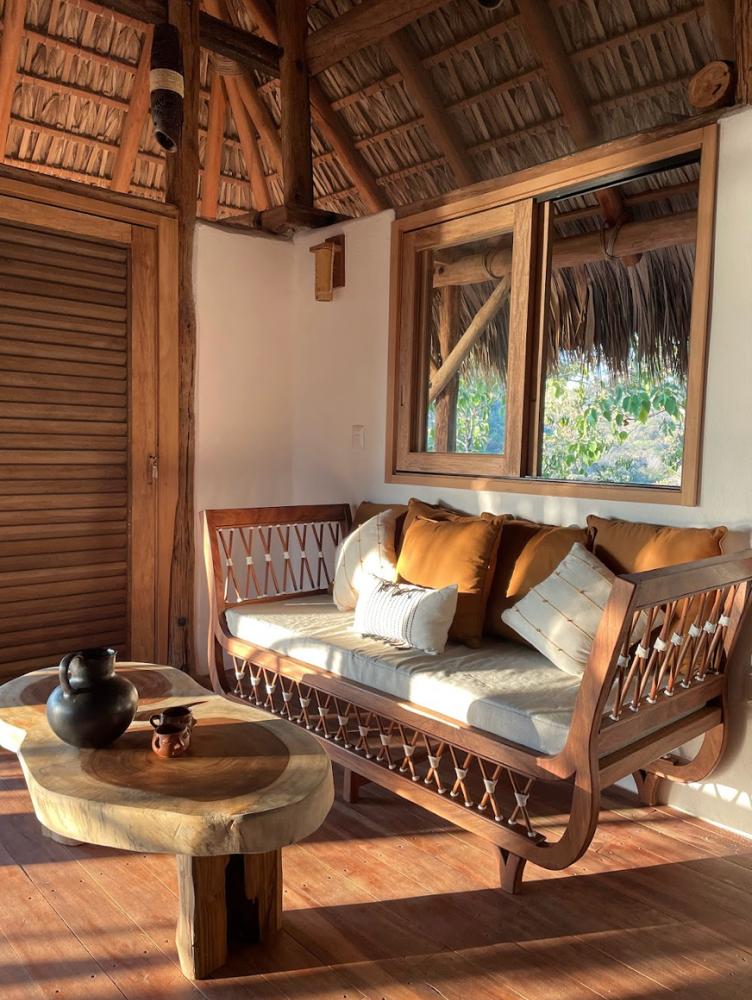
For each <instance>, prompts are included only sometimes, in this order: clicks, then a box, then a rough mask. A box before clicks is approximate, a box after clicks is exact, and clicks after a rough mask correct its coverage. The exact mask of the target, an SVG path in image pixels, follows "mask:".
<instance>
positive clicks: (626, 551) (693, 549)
mask: <svg viewBox="0 0 752 1000" xmlns="http://www.w3.org/2000/svg"><path fill="white" fill-rule="evenodd" d="M587 525H588V529H589V531H590V541H591V545H590V548H591V550H592V552H593V553H594V555H595V556H597V558H598V559H600V560H601V562H604V563H605V564H606V565H607V566H608V568H609V569H611V570H613V572H614V573H641V572H643V571H644V570H648V569H662V568H663V567H664V566H676V565H677V564H678V563H685V562H695V561H696V560H697V559H710V558H712V557H713V556H719V555H721V554H722V548H721V546H722V542H723V539H724V538H725V537H726V535H727V533H728V528H723V527H719V528H672V527H669V526H668V525H664V524H642V523H640V522H639V521H620V520H618V519H617V518H613V519H611V518H607V517H596V516H595V515H594V514H590V515H589V516H588V519H587Z"/></svg>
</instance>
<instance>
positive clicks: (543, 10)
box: [517, 0, 625, 226]
mask: <svg viewBox="0 0 752 1000" xmlns="http://www.w3.org/2000/svg"><path fill="white" fill-rule="evenodd" d="M517 9H518V10H519V12H520V14H521V15H522V21H523V24H524V26H525V32H526V34H527V37H528V40H529V42H530V47H531V48H532V50H533V52H535V53H536V55H537V56H538V58H539V59H540V61H541V64H542V66H543V68H544V69H545V71H546V76H547V77H548V82H549V84H550V86H551V89H552V90H553V92H554V95H555V97H556V100H557V102H558V104H559V107H560V108H561V113H562V115H563V116H564V120H565V121H566V123H567V127H568V128H569V132H570V134H571V136H572V139H573V140H574V144H575V146H576V147H577V148H578V149H585V148H587V147H588V146H595V145H596V144H597V143H598V141H599V139H600V136H599V133H598V128H597V126H596V123H595V121H594V119H593V118H592V116H591V114H590V111H589V109H588V105H587V101H586V99H585V95H584V93H583V91H582V88H581V87H580V83H579V80H578V79H577V76H576V74H575V71H574V69H573V67H572V66H571V64H570V63H569V60H568V58H567V54H566V52H565V51H564V46H563V44H562V41H561V36H560V35H559V31H558V29H557V27H556V24H555V22H554V20H553V17H552V16H551V12H550V10H549V9H548V5H547V4H546V3H545V2H544V0H517ZM596 197H597V198H598V203H599V204H600V206H601V209H602V213H603V217H604V219H605V221H606V222H607V223H608V225H610V226H613V225H615V224H616V223H617V222H619V221H620V220H621V219H623V218H624V214H625V210H624V203H623V201H622V199H621V195H620V194H619V192H618V191H617V190H615V189H614V188H604V189H603V190H601V191H598V192H597V194H596Z"/></svg>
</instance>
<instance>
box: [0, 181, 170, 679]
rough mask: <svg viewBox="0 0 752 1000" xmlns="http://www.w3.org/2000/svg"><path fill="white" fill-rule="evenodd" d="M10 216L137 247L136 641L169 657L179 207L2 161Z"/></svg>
mask: <svg viewBox="0 0 752 1000" xmlns="http://www.w3.org/2000/svg"><path fill="white" fill-rule="evenodd" d="M0 218H1V219H3V220H5V221H11V222H17V223H20V224H26V225H32V226H39V227H41V228H44V229H48V230H55V229H59V230H61V231H63V232H65V233H67V234H68V235H75V236H82V237H89V238H93V239H101V240H106V241H107V242H110V243H120V244H122V245H124V246H126V247H128V248H129V251H130V253H129V257H130V269H129V275H130V287H129V331H128V352H129V379H128V386H129V389H128V411H129V412H128V427H129V445H128V447H129V455H128V457H129V471H130V475H129V515H130V516H129V581H128V585H129V608H128V624H129V631H130V635H129V640H130V641H129V645H130V655H131V659H133V660H136V661H139V660H140V661H145V662H155V663H159V662H162V663H166V662H167V636H168V625H169V598H170V567H171V563H172V548H173V537H174V530H175V509H176V505H177V497H178V476H177V471H178V435H179V427H178V419H179V418H178V413H179V411H178V384H179V358H178V300H177V295H178V293H177V289H178V252H177V248H178V228H177V213H176V211H175V209H174V208H173V207H172V206H169V205H163V204H161V203H155V204H154V206H148V205H147V206H145V205H144V203H143V201H141V200H138V199H134V198H131V197H130V196H127V195H119V194H114V193H111V192H109V191H103V190H100V189H92V190H89V189H87V188H85V187H83V186H82V185H76V184H72V183H70V182H65V181H59V180H58V179H57V178H48V177H41V176H40V177H35V178H34V179H33V180H29V179H28V175H25V174H24V172H23V171H20V170H16V169H13V168H5V167H0ZM154 460H155V461H154ZM136 538H138V539H139V545H138V546H135V545H134V540H135V539H136Z"/></svg>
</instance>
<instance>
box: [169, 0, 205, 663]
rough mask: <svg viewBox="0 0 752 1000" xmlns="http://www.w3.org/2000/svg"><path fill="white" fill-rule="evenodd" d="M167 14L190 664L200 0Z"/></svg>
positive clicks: (180, 610) (183, 579)
mask: <svg viewBox="0 0 752 1000" xmlns="http://www.w3.org/2000/svg"><path fill="white" fill-rule="evenodd" d="M168 18H169V21H170V23H171V24H174V25H175V27H176V28H177V29H178V31H179V33H180V41H181V46H182V50H183V76H184V79H185V99H184V114H183V128H182V134H181V136H180V142H179V145H178V149H177V152H176V153H174V154H172V155H168V157H167V201H168V202H171V203H172V204H174V205H176V206H177V209H178V356H179V358H180V373H179V388H178V420H179V424H178V427H179V431H178V433H179V438H178V451H179V454H178V498H177V508H176V511H175V532H174V539H173V548H172V565H171V571H170V604H169V607H170V620H169V626H168V639H167V641H168V654H167V655H168V663H169V664H171V665H172V666H175V667H178V668H180V669H181V670H186V671H192V670H193V669H194V668H195V642H194V628H195V621H194V596H193V578H194V566H195V538H194V535H195V527H194V521H195V504H194V498H193V483H194V458H195V417H194V393H195V379H196V305H195V301H194V298H193V241H194V232H195V228H196V198H197V193H198V173H199V164H198V102H199V87H200V75H199V58H200V43H199V2H198V0H168Z"/></svg>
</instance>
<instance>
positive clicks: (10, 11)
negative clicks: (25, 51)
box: [0, 0, 26, 161]
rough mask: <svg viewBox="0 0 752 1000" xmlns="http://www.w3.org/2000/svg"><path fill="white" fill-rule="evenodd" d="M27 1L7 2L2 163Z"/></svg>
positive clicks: (1, 49)
mask: <svg viewBox="0 0 752 1000" xmlns="http://www.w3.org/2000/svg"><path fill="white" fill-rule="evenodd" d="M25 14H26V0H5V12H4V14H3V35H2V40H1V41H0V161H2V160H5V152H6V147H7V144H8V129H9V127H10V115H11V109H12V107H13V96H14V94H15V90H16V88H15V79H16V74H17V72H18V57H19V55H20V52H21V40H22V38H23V32H24V17H25Z"/></svg>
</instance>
